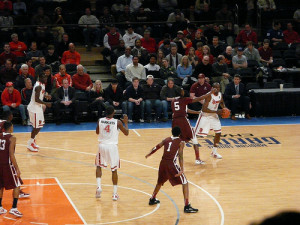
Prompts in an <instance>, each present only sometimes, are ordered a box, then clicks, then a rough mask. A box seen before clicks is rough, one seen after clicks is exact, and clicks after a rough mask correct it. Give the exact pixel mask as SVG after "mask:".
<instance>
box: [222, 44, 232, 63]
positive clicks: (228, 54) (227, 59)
mask: <svg viewBox="0 0 300 225" xmlns="http://www.w3.org/2000/svg"><path fill="white" fill-rule="evenodd" d="M222 55H224V57H225V63H226V64H227V66H228V68H232V47H231V46H227V47H226V49H225V52H223V54H222Z"/></svg>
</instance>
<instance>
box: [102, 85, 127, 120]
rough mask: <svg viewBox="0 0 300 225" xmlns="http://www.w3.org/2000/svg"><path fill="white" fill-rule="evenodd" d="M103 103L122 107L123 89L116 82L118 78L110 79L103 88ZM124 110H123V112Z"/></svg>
mask: <svg viewBox="0 0 300 225" xmlns="http://www.w3.org/2000/svg"><path fill="white" fill-rule="evenodd" d="M104 97H105V104H106V105H111V106H113V107H114V108H115V109H122V102H123V89H122V88H121V87H120V85H119V84H118V80H112V81H111V83H110V84H109V85H108V87H107V88H105V90H104ZM125 112H126V110H125V109H124V110H123V114H125Z"/></svg>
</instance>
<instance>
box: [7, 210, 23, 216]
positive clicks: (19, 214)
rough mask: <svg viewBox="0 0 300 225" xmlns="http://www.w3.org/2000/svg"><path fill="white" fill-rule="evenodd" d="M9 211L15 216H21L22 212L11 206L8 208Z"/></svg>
mask: <svg viewBox="0 0 300 225" xmlns="http://www.w3.org/2000/svg"><path fill="white" fill-rule="evenodd" d="M9 213H10V214H13V215H15V216H16V217H22V216H23V214H22V213H21V212H20V211H19V210H18V209H17V208H11V210H9Z"/></svg>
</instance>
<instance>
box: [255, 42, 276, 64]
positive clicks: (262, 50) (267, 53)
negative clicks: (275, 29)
mask: <svg viewBox="0 0 300 225" xmlns="http://www.w3.org/2000/svg"><path fill="white" fill-rule="evenodd" d="M258 52H259V55H260V61H261V63H262V64H263V65H264V66H270V64H272V63H273V54H272V49H271V48H270V41H269V40H268V39H265V40H264V42H263V46H261V47H259V48H258Z"/></svg>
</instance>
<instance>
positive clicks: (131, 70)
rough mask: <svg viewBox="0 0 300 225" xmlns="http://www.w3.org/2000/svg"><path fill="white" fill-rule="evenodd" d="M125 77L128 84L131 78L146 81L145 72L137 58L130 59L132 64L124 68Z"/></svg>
mask: <svg viewBox="0 0 300 225" xmlns="http://www.w3.org/2000/svg"><path fill="white" fill-rule="evenodd" d="M125 77H126V79H127V81H128V82H129V83H130V82H132V78H133V77H137V78H139V79H143V80H145V79H146V71H145V68H144V66H143V65H142V64H140V63H139V57H137V56H133V57H132V63H130V64H129V65H128V66H126V70H125Z"/></svg>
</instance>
